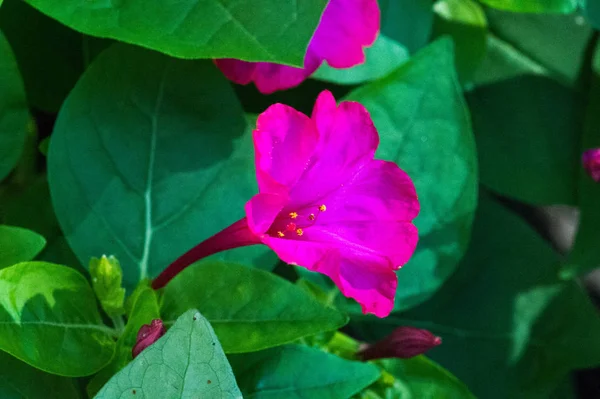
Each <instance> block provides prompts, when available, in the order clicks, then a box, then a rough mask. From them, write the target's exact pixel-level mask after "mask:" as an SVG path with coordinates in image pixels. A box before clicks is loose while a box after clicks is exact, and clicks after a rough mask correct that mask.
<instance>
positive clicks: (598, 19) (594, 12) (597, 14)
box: [579, 0, 600, 29]
mask: <svg viewBox="0 0 600 399" xmlns="http://www.w3.org/2000/svg"><path fill="white" fill-rule="evenodd" d="M579 3H580V5H581V8H582V9H583V12H584V14H585V16H586V17H587V20H588V22H589V23H590V24H591V25H592V26H593V27H594V28H596V29H600V1H598V0H579Z"/></svg>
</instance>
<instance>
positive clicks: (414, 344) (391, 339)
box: [358, 327, 442, 360]
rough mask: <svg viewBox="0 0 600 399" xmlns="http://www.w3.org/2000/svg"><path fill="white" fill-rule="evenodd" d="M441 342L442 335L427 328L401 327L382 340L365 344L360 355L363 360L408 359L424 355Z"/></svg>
mask: <svg viewBox="0 0 600 399" xmlns="http://www.w3.org/2000/svg"><path fill="white" fill-rule="evenodd" d="M441 343H442V339H441V338H440V337H436V336H435V335H433V334H432V333H430V332H429V331H427V330H422V329H420V328H415V327H400V328H397V329H395V330H394V331H393V332H392V333H391V334H390V335H388V336H387V337H385V338H384V339H382V340H381V341H378V342H376V343H374V344H365V345H363V346H362V348H361V349H360V350H359V353H358V355H359V357H360V358H361V359H362V360H374V359H387V358H394V357H396V358H400V359H408V358H411V357H415V356H418V355H422V354H423V353H425V352H427V351H428V350H430V349H431V348H434V347H436V346H438V345H440V344H441Z"/></svg>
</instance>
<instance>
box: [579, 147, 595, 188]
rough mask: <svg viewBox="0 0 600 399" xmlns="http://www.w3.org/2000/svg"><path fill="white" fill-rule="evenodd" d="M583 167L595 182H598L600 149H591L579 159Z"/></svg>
mask: <svg viewBox="0 0 600 399" xmlns="http://www.w3.org/2000/svg"><path fill="white" fill-rule="evenodd" d="M581 159H582V162H583V167H584V168H585V170H586V171H587V173H588V175H590V177H591V178H592V179H594V181H595V182H600V148H592V149H590V150H587V151H585V152H584V153H583V156H582V157H581Z"/></svg>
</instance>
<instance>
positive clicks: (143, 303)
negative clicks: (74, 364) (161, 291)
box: [87, 282, 160, 398]
mask: <svg viewBox="0 0 600 399" xmlns="http://www.w3.org/2000/svg"><path fill="white" fill-rule="evenodd" d="M154 319H160V313H159V308H158V298H157V297H156V292H155V291H154V290H153V289H152V288H150V286H149V285H148V284H147V283H145V282H142V283H141V284H140V285H139V286H138V287H137V288H136V289H135V291H133V293H132V294H131V296H130V297H129V298H128V299H127V325H126V326H125V330H124V331H123V333H122V334H121V336H120V337H119V340H118V341H117V348H116V351H115V356H114V358H113V360H112V361H111V363H110V364H109V365H108V366H106V367H105V368H103V369H102V370H101V371H100V372H99V373H98V374H96V375H95V376H94V378H92V380H91V381H90V383H89V384H88V386H87V392H88V395H89V397H90V398H91V397H94V395H96V394H97V393H98V391H100V389H101V388H102V387H103V386H104V384H106V382H107V381H108V380H109V379H110V378H111V377H112V376H113V375H115V374H116V373H117V372H118V371H119V370H121V369H122V368H124V367H125V366H127V365H128V364H129V363H130V362H131V361H132V360H133V357H132V349H133V347H134V346H135V343H136V341H137V334H138V331H139V330H140V328H141V327H142V326H143V325H144V324H150V323H151V322H152V320H154Z"/></svg>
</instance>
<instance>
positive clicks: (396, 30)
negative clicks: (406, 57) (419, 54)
mask: <svg viewBox="0 0 600 399" xmlns="http://www.w3.org/2000/svg"><path fill="white" fill-rule="evenodd" d="M379 7H380V8H381V32H382V33H383V34H384V35H386V36H387V37H389V38H391V39H393V40H396V41H397V42H399V43H401V44H402V45H404V47H405V48H406V49H407V50H408V51H409V52H410V53H414V52H416V51H418V50H420V49H421V48H422V47H424V46H425V45H426V44H427V41H428V40H429V35H430V34H431V27H432V25H433V8H432V2H431V0H379Z"/></svg>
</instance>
